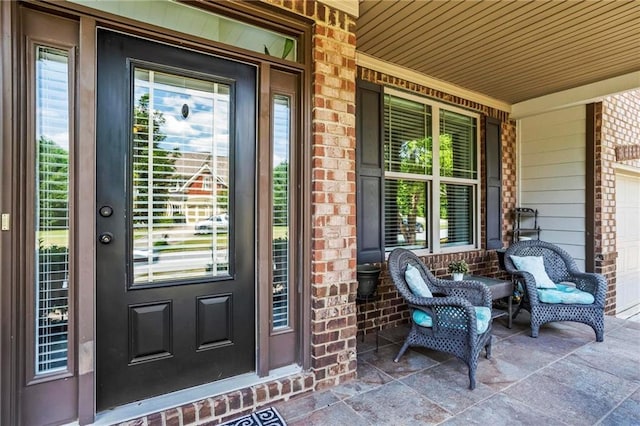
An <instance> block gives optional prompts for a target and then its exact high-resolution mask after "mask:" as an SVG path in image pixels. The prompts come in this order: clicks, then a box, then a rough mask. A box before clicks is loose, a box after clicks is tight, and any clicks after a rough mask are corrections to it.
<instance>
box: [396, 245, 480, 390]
mask: <svg viewBox="0 0 640 426" xmlns="http://www.w3.org/2000/svg"><path fill="white" fill-rule="evenodd" d="M389 274H390V275H391V278H392V279H393V282H394V284H395V286H396V288H397V289H398V292H400V294H401V295H402V297H404V299H405V300H406V301H407V303H408V305H409V309H410V310H411V320H412V321H411V330H410V331H409V335H408V336H407V338H406V340H405V342H404V345H403V346H402V348H401V349H400V352H398V355H397V356H396V358H395V359H394V361H395V362H398V360H399V359H400V357H401V356H402V355H403V354H404V353H405V351H406V350H407V348H408V347H409V346H423V347H426V348H429V349H433V350H436V351H441V352H447V353H450V354H453V355H455V356H456V357H457V358H459V359H460V360H462V361H463V362H465V363H466V364H467V366H468V367H469V388H470V389H474V388H475V386H476V379H475V373H476V368H477V366H478V356H479V354H480V351H481V350H482V348H483V347H484V348H485V350H486V356H487V358H489V357H490V356H491V292H490V291H489V289H488V288H487V287H486V286H485V285H484V284H482V283H479V282H477V281H449V280H443V279H438V278H436V277H435V276H433V274H432V273H431V272H430V271H429V269H427V267H426V266H425V264H424V263H423V262H422V261H421V260H420V259H419V258H418V257H417V256H416V255H415V254H413V252H411V251H409V250H405V249H401V248H397V249H395V250H393V251H392V252H391V254H390V255H389Z"/></svg>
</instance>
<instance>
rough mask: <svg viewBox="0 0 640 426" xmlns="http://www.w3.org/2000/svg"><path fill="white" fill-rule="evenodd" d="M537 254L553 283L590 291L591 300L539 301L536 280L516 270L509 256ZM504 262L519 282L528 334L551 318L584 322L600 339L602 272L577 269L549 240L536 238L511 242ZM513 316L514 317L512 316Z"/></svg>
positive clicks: (602, 292)
mask: <svg viewBox="0 0 640 426" xmlns="http://www.w3.org/2000/svg"><path fill="white" fill-rule="evenodd" d="M512 255H515V256H541V257H542V258H543V260H544V268H545V271H546V272H547V275H549V278H551V280H552V281H553V282H554V283H558V282H571V283H574V284H575V286H576V288H578V289H579V290H582V291H586V292H588V293H591V294H592V295H593V296H594V299H595V300H594V303H593V304H590V305H580V304H556V303H543V302H541V301H540V300H539V299H538V292H537V289H536V281H535V279H534V277H533V275H531V274H530V273H528V272H524V271H519V270H518V269H517V268H516V267H515V265H514V264H513V261H512V259H511V257H510V256H512ZM504 265H505V269H506V270H507V272H509V273H510V274H511V275H512V276H513V277H514V278H515V279H516V280H518V281H519V282H520V283H522V284H523V287H524V288H523V290H524V295H523V296H524V297H523V299H522V302H521V304H520V307H519V308H518V310H517V311H516V314H515V315H517V314H518V312H519V311H520V309H521V308H522V309H526V310H527V311H529V313H530V314H531V337H538V331H539V329H540V326H541V325H542V324H545V323H548V322H553V321H576V322H581V323H584V324H587V325H589V326H591V328H593V330H594V331H595V333H596V341H598V342H602V340H603V338H604V302H605V295H606V292H607V282H606V280H605V279H604V277H603V276H602V275H599V274H594V273H585V272H580V271H579V270H578V267H577V265H576V262H575V260H573V258H572V257H571V256H570V255H569V254H568V253H567V252H566V251H564V250H563V249H561V248H560V247H558V246H556V245H553V244H551V243H548V242H545V241H539V240H531V241H519V242H516V243H513V244H512V245H511V246H510V247H509V248H508V249H507V250H506V252H505V256H504ZM515 315H514V316H515Z"/></svg>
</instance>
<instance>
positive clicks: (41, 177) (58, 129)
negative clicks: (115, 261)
mask: <svg viewBox="0 0 640 426" xmlns="http://www.w3.org/2000/svg"><path fill="white" fill-rule="evenodd" d="M68 59H69V58H68V55H67V52H65V51H62V50H58V49H53V48H50V47H44V46H38V47H37V48H36V64H35V65H36V73H35V79H36V82H35V83H36V90H35V102H36V111H35V113H36V139H37V141H36V144H37V157H36V188H35V193H36V206H37V207H36V212H35V216H36V217H35V224H36V236H35V237H36V255H35V264H36V271H37V273H36V277H35V280H36V282H35V286H36V291H35V296H36V297H35V305H36V330H35V355H36V356H35V372H36V374H43V373H51V372H55V371H60V370H64V369H65V368H66V367H67V351H68V328H69V272H70V268H69V91H70V87H69V60H68Z"/></svg>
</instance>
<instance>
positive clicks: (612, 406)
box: [275, 312, 640, 426]
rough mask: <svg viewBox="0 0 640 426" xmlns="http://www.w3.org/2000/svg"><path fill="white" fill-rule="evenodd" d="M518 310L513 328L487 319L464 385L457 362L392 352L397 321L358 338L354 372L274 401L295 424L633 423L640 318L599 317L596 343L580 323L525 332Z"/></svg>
mask: <svg viewBox="0 0 640 426" xmlns="http://www.w3.org/2000/svg"><path fill="white" fill-rule="evenodd" d="M528 319H529V317H528V313H527V312H524V313H521V314H520V315H519V316H518V318H517V319H516V320H515V321H514V324H513V328H512V329H508V328H506V325H505V324H506V322H505V321H506V320H505V319H504V318H502V319H497V320H494V323H493V334H494V341H493V353H492V359H491V360H487V359H486V358H484V351H483V353H482V354H481V357H480V362H479V365H478V371H477V373H476V380H477V387H476V389H475V390H474V391H470V390H468V379H467V370H466V366H465V365H464V364H463V363H462V362H461V361H458V360H457V359H455V358H453V357H450V356H447V355H445V354H442V353H438V352H433V351H429V350H424V349H411V350H409V351H407V353H406V354H405V355H404V356H403V358H402V359H401V360H400V362H398V363H394V362H393V361H392V358H393V357H394V356H395V355H396V353H397V352H398V350H399V348H400V345H401V342H402V341H403V340H404V337H405V335H406V330H407V329H406V327H399V328H394V329H388V330H383V331H381V332H380V348H379V350H378V351H377V352H376V351H375V335H373V334H370V335H367V336H366V338H365V340H364V342H362V341H361V339H360V338H359V339H358V378H357V379H356V380H354V381H351V382H349V383H346V384H343V385H341V386H338V387H336V388H332V389H329V390H325V391H321V392H315V393H313V394H307V395H302V396H300V397H298V398H295V399H292V400H290V401H287V402H283V403H279V404H276V405H275V407H276V408H277V409H278V410H279V412H280V413H281V414H282V415H283V416H284V418H285V419H286V420H287V423H288V424H289V425H290V426H296V425H305V426H308V425H323V426H325V425H326V426H334V425H350V426H358V425H394V426H396V425H417V424H420V425H427V424H443V425H473V424H479V425H492V426H497V425H515V424H518V425H541V424H542V425H545V426H551V425H580V426H583V425H616V426H618V425H640V323H639V322H635V321H629V320H624V319H620V318H615V317H610V316H607V317H606V321H605V339H604V342H603V343H596V342H595V334H594V332H593V330H592V329H591V328H590V327H587V326H585V325H583V324H579V323H571V322H561V323H560V322H558V323H552V324H547V325H545V326H543V327H542V328H541V330H540V336H539V337H538V338H537V339H533V338H531V337H529V328H528Z"/></svg>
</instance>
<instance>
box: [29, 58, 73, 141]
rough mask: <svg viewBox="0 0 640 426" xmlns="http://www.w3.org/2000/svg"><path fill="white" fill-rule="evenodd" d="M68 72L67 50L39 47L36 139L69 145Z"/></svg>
mask: <svg viewBox="0 0 640 426" xmlns="http://www.w3.org/2000/svg"><path fill="white" fill-rule="evenodd" d="M68 87H69V75H68V73H67V53H66V52H64V51H61V50H57V49H51V48H46V47H38V60H37V61H36V109H37V114H36V139H37V140H39V139H40V138H41V137H44V138H46V139H49V140H52V141H54V142H55V143H56V145H58V146H60V147H62V148H64V149H66V150H68V149H69V93H68Z"/></svg>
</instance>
